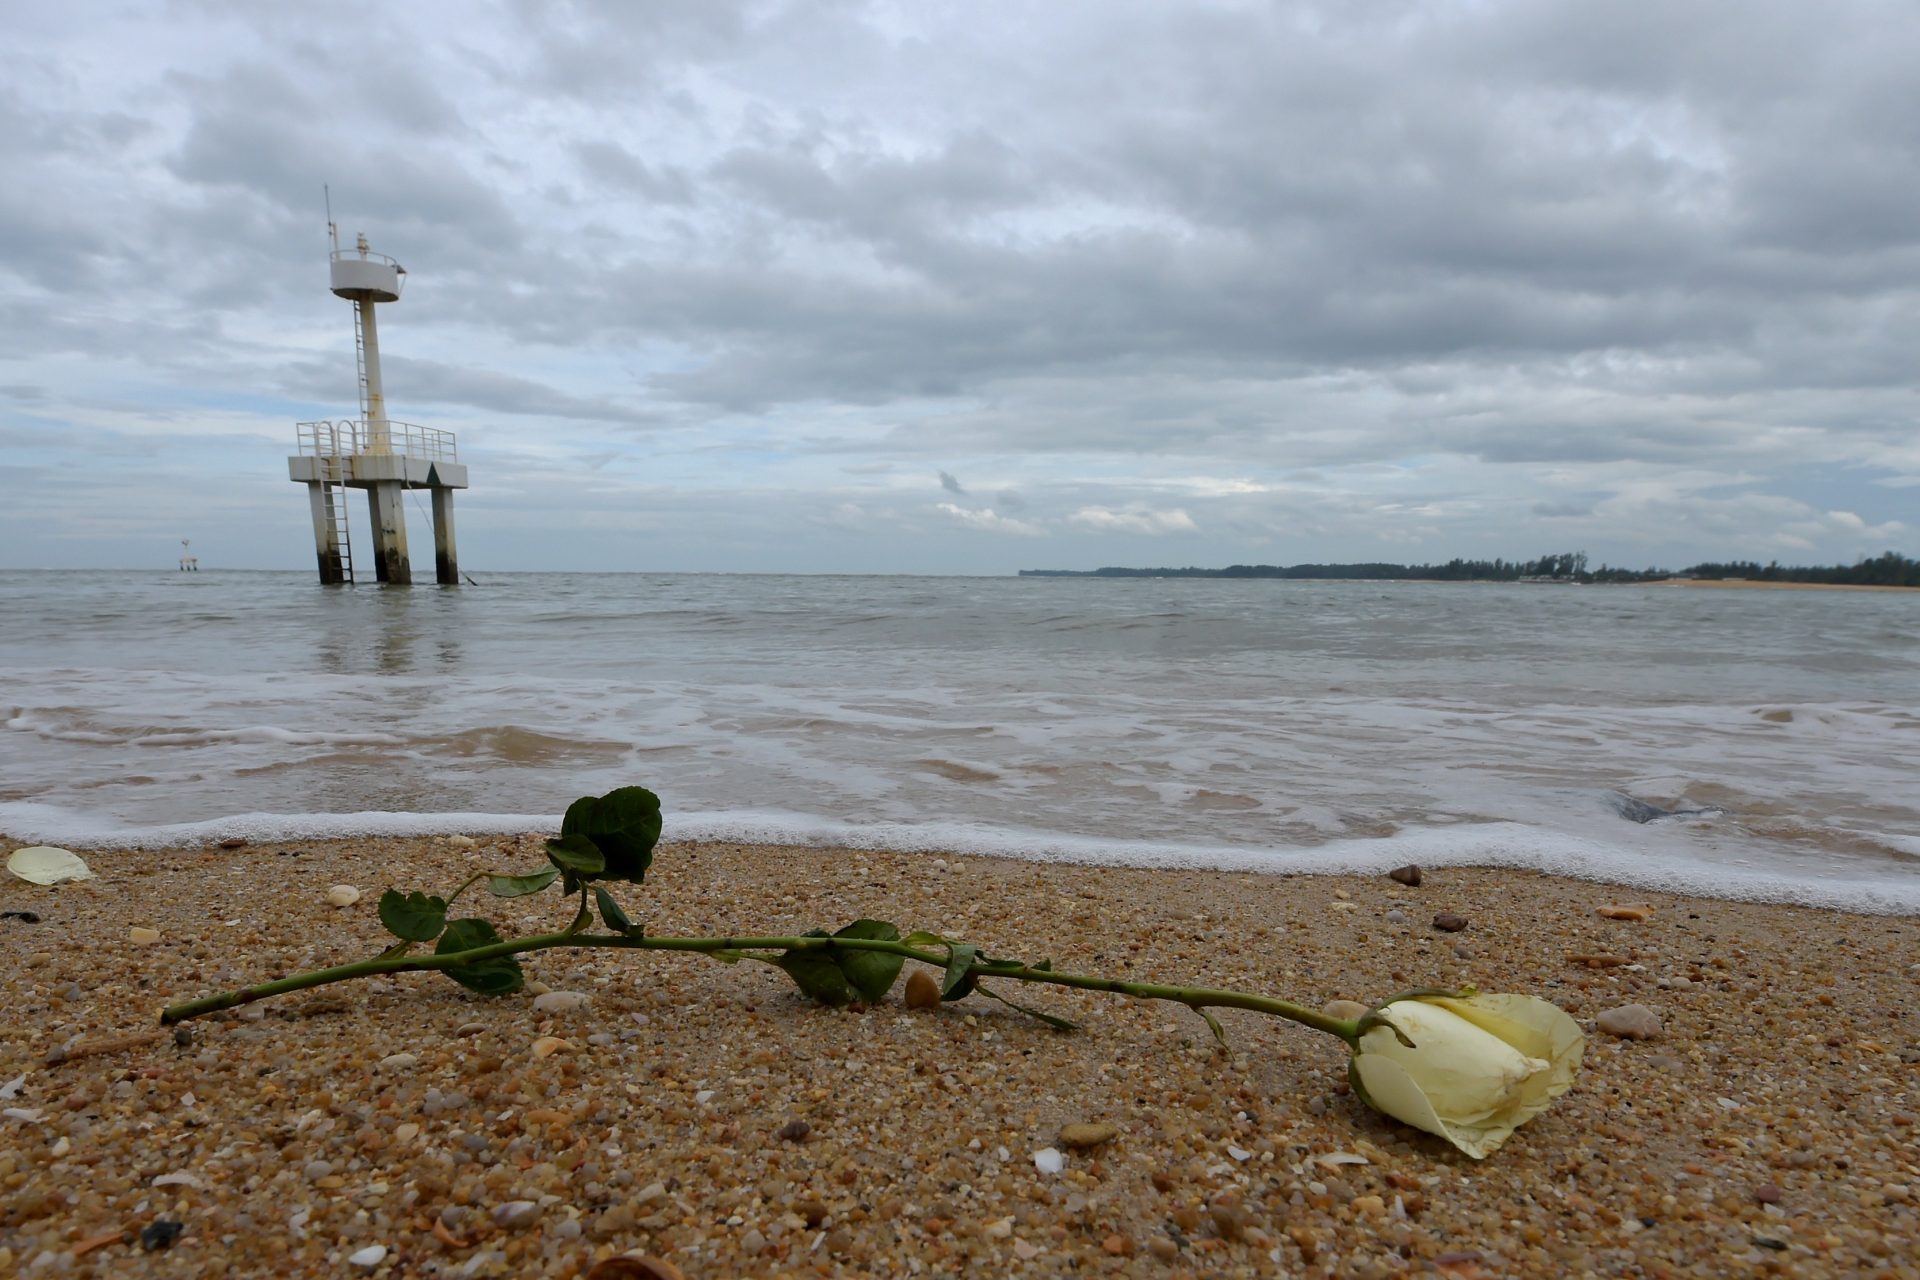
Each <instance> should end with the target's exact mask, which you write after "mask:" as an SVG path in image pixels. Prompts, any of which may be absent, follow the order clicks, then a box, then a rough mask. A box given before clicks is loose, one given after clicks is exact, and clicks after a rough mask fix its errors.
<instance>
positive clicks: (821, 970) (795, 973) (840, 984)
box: [770, 929, 854, 1007]
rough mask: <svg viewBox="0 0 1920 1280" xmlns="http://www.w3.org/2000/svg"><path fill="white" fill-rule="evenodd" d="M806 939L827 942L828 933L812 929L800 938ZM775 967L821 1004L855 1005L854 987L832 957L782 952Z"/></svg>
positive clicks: (799, 952)
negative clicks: (821, 939)
mask: <svg viewBox="0 0 1920 1280" xmlns="http://www.w3.org/2000/svg"><path fill="white" fill-rule="evenodd" d="M800 936H801V937H803V938H824V937H826V936H828V935H827V931H826V930H825V929H810V930H808V931H807V932H806V933H803V934H801V935H800ZM770 963H772V964H775V965H778V966H779V967H780V968H781V969H783V970H785V971H786V974H787V976H788V977H789V978H792V979H793V982H794V985H795V986H797V987H799V988H800V990H801V991H803V992H805V993H806V994H807V995H808V996H810V997H812V998H813V999H815V1000H818V1001H819V1002H820V1003H821V1004H829V1005H834V1006H836V1007H838V1006H840V1005H843V1004H852V1003H853V994H854V993H853V986H852V984H850V983H849V982H848V981H847V975H846V974H845V973H843V972H841V970H840V966H839V965H838V964H836V963H834V957H833V955H832V953H830V952H828V951H826V950H824V949H823V950H819V951H794V950H791V949H789V950H786V951H782V952H781V953H780V954H779V955H777V956H775V957H774V958H773V959H772V961H771V962H770Z"/></svg>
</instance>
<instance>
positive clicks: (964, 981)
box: [940, 942, 980, 1000]
mask: <svg viewBox="0 0 1920 1280" xmlns="http://www.w3.org/2000/svg"><path fill="white" fill-rule="evenodd" d="M979 954H980V948H979V947H977V946H975V945H974V944H973V943H971V942H949V943H948V944H947V972H946V973H945V975H943V976H942V977H941V979H940V998H941V999H942V1000H965V999H966V998H967V997H968V996H970V995H972V994H973V984H974V975H973V961H974V957H976V956H978V955H979Z"/></svg>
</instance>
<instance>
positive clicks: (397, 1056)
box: [380, 1053, 420, 1071]
mask: <svg viewBox="0 0 1920 1280" xmlns="http://www.w3.org/2000/svg"><path fill="white" fill-rule="evenodd" d="M419 1064H420V1055H419V1054H417V1053H390V1054H388V1055H387V1056H386V1057H384V1058H382V1059H380V1066H381V1067H382V1069H384V1070H387V1071H405V1070H407V1069H408V1068H409V1067H415V1066H418V1065H419Z"/></svg>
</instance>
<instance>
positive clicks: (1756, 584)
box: [1640, 578, 1920, 593]
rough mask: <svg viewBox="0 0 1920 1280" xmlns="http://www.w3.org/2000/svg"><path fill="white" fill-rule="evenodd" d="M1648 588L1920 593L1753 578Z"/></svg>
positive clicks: (1660, 582) (1664, 581)
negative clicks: (1762, 580)
mask: <svg viewBox="0 0 1920 1280" xmlns="http://www.w3.org/2000/svg"><path fill="white" fill-rule="evenodd" d="M1640 585H1642V586H1647V587H1723V588H1728V589H1734V588H1741V589H1748V590H1754V591H1904V592H1909V593H1920V587H1873V586H1867V585H1866V584H1864V583H1852V582H1760V581H1757V580H1755V579H1753V578H1659V579H1656V580H1655V581H1653V582H1645V583H1641V584H1640Z"/></svg>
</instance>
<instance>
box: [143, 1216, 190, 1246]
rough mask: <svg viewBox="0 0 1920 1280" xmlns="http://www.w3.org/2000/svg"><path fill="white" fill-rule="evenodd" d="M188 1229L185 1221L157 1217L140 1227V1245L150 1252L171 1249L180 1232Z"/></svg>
mask: <svg viewBox="0 0 1920 1280" xmlns="http://www.w3.org/2000/svg"><path fill="white" fill-rule="evenodd" d="M186 1229H187V1228H186V1225H185V1224H184V1223H179V1222H174V1221H171V1220H170V1219H167V1218H156V1219H154V1220H153V1221H152V1222H149V1223H148V1224H147V1225H146V1226H144V1227H142V1228H140V1247H141V1248H142V1249H144V1250H146V1251H147V1252H148V1253H153V1252H155V1251H157V1250H160V1249H171V1248H172V1247H173V1242H174V1241H175V1240H178V1239H179V1238H180V1233H181V1232H182V1231H185V1230H186Z"/></svg>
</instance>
